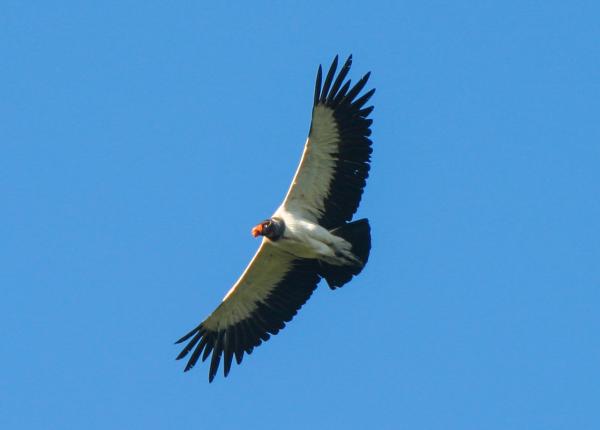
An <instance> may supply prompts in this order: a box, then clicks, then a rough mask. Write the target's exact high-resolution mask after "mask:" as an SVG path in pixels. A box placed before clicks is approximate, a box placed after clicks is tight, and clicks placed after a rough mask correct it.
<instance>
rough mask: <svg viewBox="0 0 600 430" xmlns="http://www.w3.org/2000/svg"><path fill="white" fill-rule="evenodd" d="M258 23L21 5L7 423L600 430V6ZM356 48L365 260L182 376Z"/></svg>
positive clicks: (295, 14)
mask: <svg viewBox="0 0 600 430" xmlns="http://www.w3.org/2000/svg"><path fill="white" fill-rule="evenodd" d="M225 4H227V6H225ZM248 4H249V3H248V2H238V3H232V2H210V3H209V2H201V1H185V2H156V1H144V2H141V1H138V2H131V1H119V2H39V1H37V2H36V1H34V2H17V1H6V2H3V5H2V11H1V13H0V50H1V51H0V54H1V67H0V197H1V209H0V268H1V270H0V285H1V293H2V294H1V300H0V332H1V333H2V337H1V340H2V342H1V346H0V351H1V363H2V366H0V427H1V428H4V429H70V428H81V429H131V428H144V429H172V428H179V429H185V428H211V429H232V428H247V429H254V428H262V429H308V428H356V429H365V428H376V429H545V430H548V429H597V428H600V408H599V399H600V340H599V336H600V313H599V310H598V309H599V305H600V262H599V261H600V192H599V188H600V24H599V22H600V6H598V2H594V1H578V2H564V1H560V2H559V1H544V2H542V1H538V2H533V1H518V2H517V1H515V2H506V1H502V2H500V1H497V2H493V1H481V2H461V1H438V2H412V3H409V2H397V1H389V2H383V1H379V2H373V3H369V2H364V1H361V2H356V1H333V2H320V1H319V2H308V1H303V2H289V3H288V4H286V5H284V4H282V2H278V3H275V2H269V3H260V2H259V3H252V6H248ZM350 53H352V54H354V58H355V61H354V66H353V70H352V72H351V76H352V78H353V80H356V79H357V78H358V77H359V76H360V75H362V74H363V73H365V72H367V71H369V70H370V71H372V72H373V75H372V80H371V84H372V85H373V86H375V87H376V88H377V93H376V94H375V97H374V98H373V103H374V105H375V111H374V113H373V118H374V121H375V122H374V126H373V129H374V133H373V139H374V154H373V165H372V166H373V168H372V174H371V177H370V179H369V182H368V186H367V188H366V192H365V195H364V198H363V203H362V206H361V208H360V210H359V213H358V215H359V216H365V217H369V218H370V220H371V223H372V226H373V250H372V253H371V260H370V261H369V264H368V266H367V267H366V269H365V270H364V272H363V274H362V275H361V276H359V277H358V278H356V279H355V280H354V281H353V282H352V283H350V284H348V285H347V286H345V287H344V288H343V289H341V290H338V291H334V292H332V291H329V290H328V288H326V287H325V286H324V285H321V288H319V289H318V290H317V292H316V293H315V294H314V295H313V297H312V298H311V300H310V301H309V302H308V303H307V304H306V306H305V307H304V308H303V309H302V311H301V312H300V313H299V314H298V315H297V317H296V318H295V319H294V320H293V321H292V322H291V323H290V324H289V325H288V327H287V328H286V329H285V330H284V331H282V332H281V333H280V334H279V335H277V336H276V337H274V338H272V340H270V341H269V342H267V343H266V344H264V345H262V346H261V347H260V348H258V349H256V350H255V351H254V353H253V354H252V355H251V356H249V357H246V359H244V362H243V363H242V365H241V366H234V367H233V369H232V372H231V374H230V376H229V377H228V378H227V379H223V377H222V375H221V372H220V373H219V375H218V377H217V378H216V380H215V382H214V383H213V384H210V385H209V384H208V380H207V373H208V367H207V366H206V363H205V364H204V365H200V366H197V367H196V368H194V370H193V371H191V372H189V373H186V374H184V373H183V372H182V370H183V365H184V363H182V362H176V361H175V360H174V358H175V356H176V355H177V353H178V352H179V350H180V348H179V347H178V346H175V345H173V342H174V341H175V340H176V339H178V338H179V337H180V336H182V335H183V334H185V333H186V332H187V331H188V330H190V329H191V328H192V327H194V326H195V325H196V324H197V323H198V322H199V321H200V320H202V319H203V318H204V317H206V316H207V315H208V314H209V313H210V312H211V311H212V310H213V309H214V307H215V306H216V305H217V304H218V303H219V301H220V300H221V298H222V297H223V295H224V294H225V292H226V291H227V290H228V289H229V287H230V286H231V284H232V283H233V282H234V281H235V280H236V278H237V277H238V275H239V274H240V273H241V271H242V270H243V268H244V267H245V265H246V263H247V262H248V261H249V259H250V257H251V256H252V254H253V253H254V251H255V249H256V247H257V246H258V241H257V240H255V239H253V238H252V237H251V235H250V228H251V227H252V226H253V225H254V224H256V223H257V222H258V221H261V220H262V219H264V218H265V217H267V216H269V215H270V214H271V213H272V212H273V210H274V209H275V208H276V207H277V206H278V205H279V203H280V201H281V199H282V198H283V196H284V193H285V191H286V189H287V187H288V185H289V182H290V180H291V177H292V175H293V172H294V170H295V168H296V165H297V162H298V160H299V157H300V154H301V150H302V145H303V144H304V140H305V137H306V133H307V132H308V126H309V119H310V111H311V103H312V96H313V86H314V78H315V73H316V69H317V66H318V65H319V64H320V63H324V64H327V65H328V64H329V63H330V62H331V60H332V58H333V56H334V55H335V54H340V55H341V56H343V57H345V56H347V55H348V54H350Z"/></svg>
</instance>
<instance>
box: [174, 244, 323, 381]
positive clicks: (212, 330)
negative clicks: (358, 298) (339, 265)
mask: <svg viewBox="0 0 600 430" xmlns="http://www.w3.org/2000/svg"><path fill="white" fill-rule="evenodd" d="M318 282H319V275H318V274H317V270H316V268H315V262H314V261H311V260H304V259H297V258H296V257H294V256H293V255H291V254H289V253H286V252H284V251H282V250H280V249H279V248H277V247H276V246H274V245H273V244H271V243H269V242H268V241H267V240H266V239H263V242H262V244H261V246H260V247H259V249H258V251H257V252H256V254H255V255H254V258H253V259H252V261H251V262H250V264H249V265H248V267H247V268H246V270H245V271H244V273H243V274H242V276H241V277H240V278H239V280H238V281H237V282H236V283H235V285H234V286H233V287H232V288H231V290H229V292H228V293H227V294H226V295H225V297H224V299H223V302H222V303H221V304H220V305H219V306H218V307H217V309H215V311H214V312H213V313H212V314H211V315H210V316H209V317H208V318H206V320H204V321H203V322H202V323H201V324H200V325H199V326H198V327H196V328H195V329H193V330H192V331H190V332H189V333H188V334H186V335H185V336H184V337H182V338H181V339H179V340H178V341H177V343H181V342H185V341H186V340H188V339H189V342H188V343H187V345H186V346H185V348H184V349H183V350H182V351H181V353H180V354H179V355H178V356H177V359H178V360H179V359H182V358H183V357H185V356H186V355H188V353H190V352H191V353H192V354H191V356H190V358H189V360H188V362H187V365H186V367H185V370H186V371H187V370H190V369H191V368H192V367H194V365H195V364H196V362H197V361H198V359H199V358H200V355H201V354H202V361H204V360H206V359H207V358H208V356H209V355H210V354H211V352H212V357H211V361H210V370H209V376H208V379H209V381H211V382H212V380H213V379H214V377H215V375H216V373H217V370H218V368H219V363H220V362H221V357H223V358H224V375H225V376H227V374H228V373H229V370H230V368H231V362H232V359H233V357H234V356H235V359H236V361H237V363H238V364H240V363H241V362H242V358H243V356H244V352H245V353H246V354H250V353H252V350H253V349H254V347H256V346H258V345H260V344H261V342H262V341H266V340H268V339H269V337H270V335H271V334H277V333H278V332H279V330H281V329H282V328H283V327H285V323H286V322H289V321H290V320H291V319H292V318H293V317H294V315H295V314H296V312H297V311H298V309H300V308H301V307H302V305H303V304H304V303H306V301H307V300H308V298H309V297H310V296H311V294H312V292H313V291H314V290H315V288H316V287H317V284H318Z"/></svg>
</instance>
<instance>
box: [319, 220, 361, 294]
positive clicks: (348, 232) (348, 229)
mask: <svg viewBox="0 0 600 430" xmlns="http://www.w3.org/2000/svg"><path fill="white" fill-rule="evenodd" d="M331 233H333V234H335V235H336V236H339V237H341V238H344V239H345V240H347V241H348V242H350V243H351V244H352V253H353V254H354V255H355V256H356V258H358V259H359V260H360V261H361V262H362V264H355V265H351V266H335V265H333V264H328V263H325V262H323V261H319V265H320V275H321V276H322V277H323V278H325V280H326V281H327V283H328V284H329V288H331V289H334V288H337V287H341V286H343V285H344V284H346V283H347V282H348V281H350V279H352V277H353V276H356V275H358V274H359V273H360V272H361V271H362V269H363V267H365V264H367V261H368V260H369V252H370V251H371V227H370V226H369V220H368V219H366V218H364V219H359V220H358V221H354V222H349V223H348V224H344V225H343V226H341V227H337V228H334V229H333V230H331Z"/></svg>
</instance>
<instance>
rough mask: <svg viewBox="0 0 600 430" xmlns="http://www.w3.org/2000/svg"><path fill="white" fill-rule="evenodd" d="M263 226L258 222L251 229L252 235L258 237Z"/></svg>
mask: <svg viewBox="0 0 600 430" xmlns="http://www.w3.org/2000/svg"><path fill="white" fill-rule="evenodd" d="M262 230H263V226H262V224H258V225H257V226H256V227H254V228H253V229H252V236H254V237H258V236H260V235H261V234H262Z"/></svg>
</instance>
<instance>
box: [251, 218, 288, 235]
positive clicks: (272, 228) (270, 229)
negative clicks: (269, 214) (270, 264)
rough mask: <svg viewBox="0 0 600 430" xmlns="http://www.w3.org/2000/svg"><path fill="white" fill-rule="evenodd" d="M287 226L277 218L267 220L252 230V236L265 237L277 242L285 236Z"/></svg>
mask: <svg viewBox="0 0 600 430" xmlns="http://www.w3.org/2000/svg"><path fill="white" fill-rule="evenodd" d="M284 229H285V224H284V223H283V220H280V219H277V218H270V219H266V220H264V221H263V222H261V223H260V224H258V225H256V226H254V228H252V236H254V237H258V236H265V237H267V238H269V239H271V240H277V239H279V238H280V237H281V235H282V234H283V230H284Z"/></svg>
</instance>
